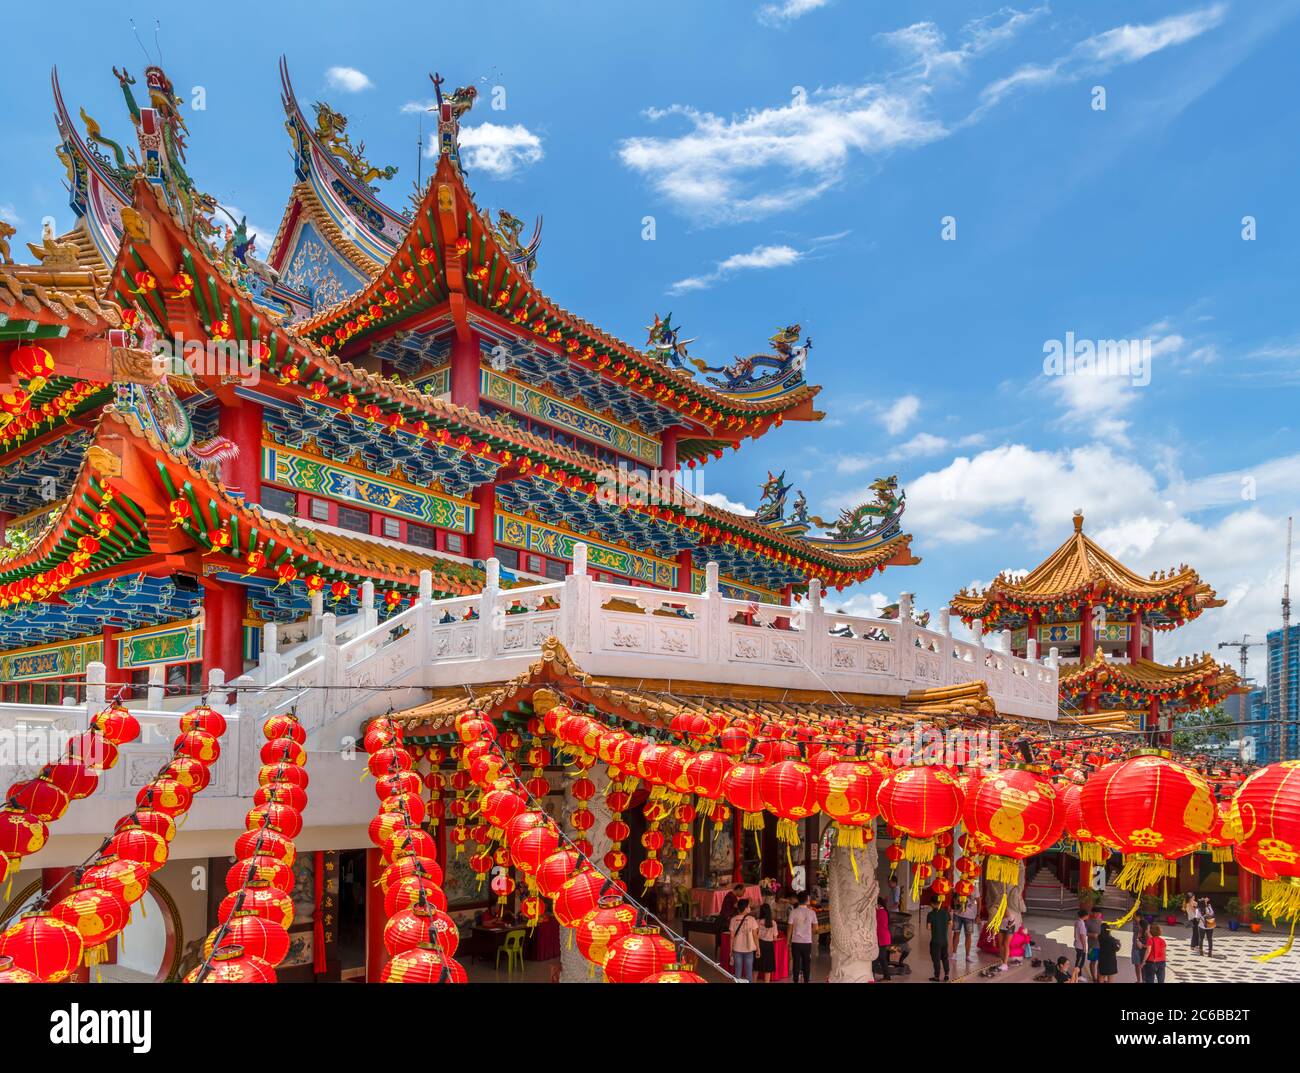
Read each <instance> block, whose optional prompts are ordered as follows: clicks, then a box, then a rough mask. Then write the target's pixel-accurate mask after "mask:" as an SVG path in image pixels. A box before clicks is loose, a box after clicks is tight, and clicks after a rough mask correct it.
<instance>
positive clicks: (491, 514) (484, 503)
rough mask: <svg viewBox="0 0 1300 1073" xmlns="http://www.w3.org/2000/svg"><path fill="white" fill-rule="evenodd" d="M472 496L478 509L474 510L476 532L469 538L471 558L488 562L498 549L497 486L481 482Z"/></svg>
mask: <svg viewBox="0 0 1300 1073" xmlns="http://www.w3.org/2000/svg"><path fill="white" fill-rule="evenodd" d="M472 498H473V500H474V506H476V507H477V508H478V509H477V510H476V511H475V512H474V532H473V534H472V535H471V536H470V540H469V554H470V558H471V559H482V560H484V561H485V562H486V561H487V560H488V559H490V558H492V555H493V554H494V553H495V551H496V529H497V486H496V485H495V484H480V485H479V486H478V487H477V488H475V489H474V493H473V496H472Z"/></svg>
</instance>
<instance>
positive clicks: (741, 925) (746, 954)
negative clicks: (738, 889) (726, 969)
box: [731, 898, 758, 984]
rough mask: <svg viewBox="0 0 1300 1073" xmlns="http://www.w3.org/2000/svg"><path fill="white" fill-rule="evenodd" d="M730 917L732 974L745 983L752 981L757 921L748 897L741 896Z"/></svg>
mask: <svg viewBox="0 0 1300 1073" xmlns="http://www.w3.org/2000/svg"><path fill="white" fill-rule="evenodd" d="M737 908H738V911H737V913H736V915H735V916H734V917H732V918H731V966H732V974H733V975H734V976H735V977H736V979H738V980H744V981H745V983H747V984H752V983H753V982H754V954H755V952H756V951H757V950H758V921H757V920H755V919H754V914H753V913H751V912H750V911H749V899H748V898H741V899H740V903H739V906H738V907H737Z"/></svg>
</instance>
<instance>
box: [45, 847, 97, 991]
mask: <svg viewBox="0 0 1300 1073" xmlns="http://www.w3.org/2000/svg"><path fill="white" fill-rule="evenodd" d="M72 873H73V869H71V868H42V869H41V893H42V894H49V893H50V892H51V891H53V892H54V893H53V894H52V895H51V896H50V898H49V904H48V905H46V908H47V909H48V908H50V907H51V906H53V905H54V903H55V902H57V901H59V900H60V899H61V898H63V897H64V896H65V895H66V894H68V893H69V892H70V891H71V890H72V888H73V886H75V884H76V880H75V879H74V878H73V875H72ZM89 982H90V970H89V969H88V968H87V967H86V966H85V965H82V966H81V968H79V969H77V971H76V972H74V973H73V974H72V975H71V976H69V977H68V983H70V984H86V983H89Z"/></svg>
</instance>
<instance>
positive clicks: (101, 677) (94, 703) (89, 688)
mask: <svg viewBox="0 0 1300 1073" xmlns="http://www.w3.org/2000/svg"><path fill="white" fill-rule="evenodd" d="M107 678H108V672H107V669H106V668H105V667H104V664H103V663H101V662H100V661H99V660H92V661H91V662H90V663H87V664H86V717H87V718H89V717H90V716H93V715H96V714H98V713H99V712H101V711H103V710H104V707H105V706H106V704H107V703H108V687H107V686H106V685H105V682H106V681H107Z"/></svg>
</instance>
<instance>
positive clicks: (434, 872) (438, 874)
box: [379, 857, 442, 894]
mask: <svg viewBox="0 0 1300 1073" xmlns="http://www.w3.org/2000/svg"><path fill="white" fill-rule="evenodd" d="M405 876H422V877H424V878H425V879H427V880H429V882H431V883H435V884H441V883H442V868H441V867H440V866H439V864H438V862H437V861H435V860H433V858H431V857H403V858H402V859H401V860H400V861H394V862H393V863H392V864H390V865H389V866H388V867H387V868H385V869H384V870H383V871H382V872H380V873H379V889H380V890H381V891H383V892H384V893H385V894H387V893H388V888H389V887H391V886H392V885H393V884H394V883H396V882H397V881H398V880H399V879H402V878H404V877H405Z"/></svg>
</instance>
